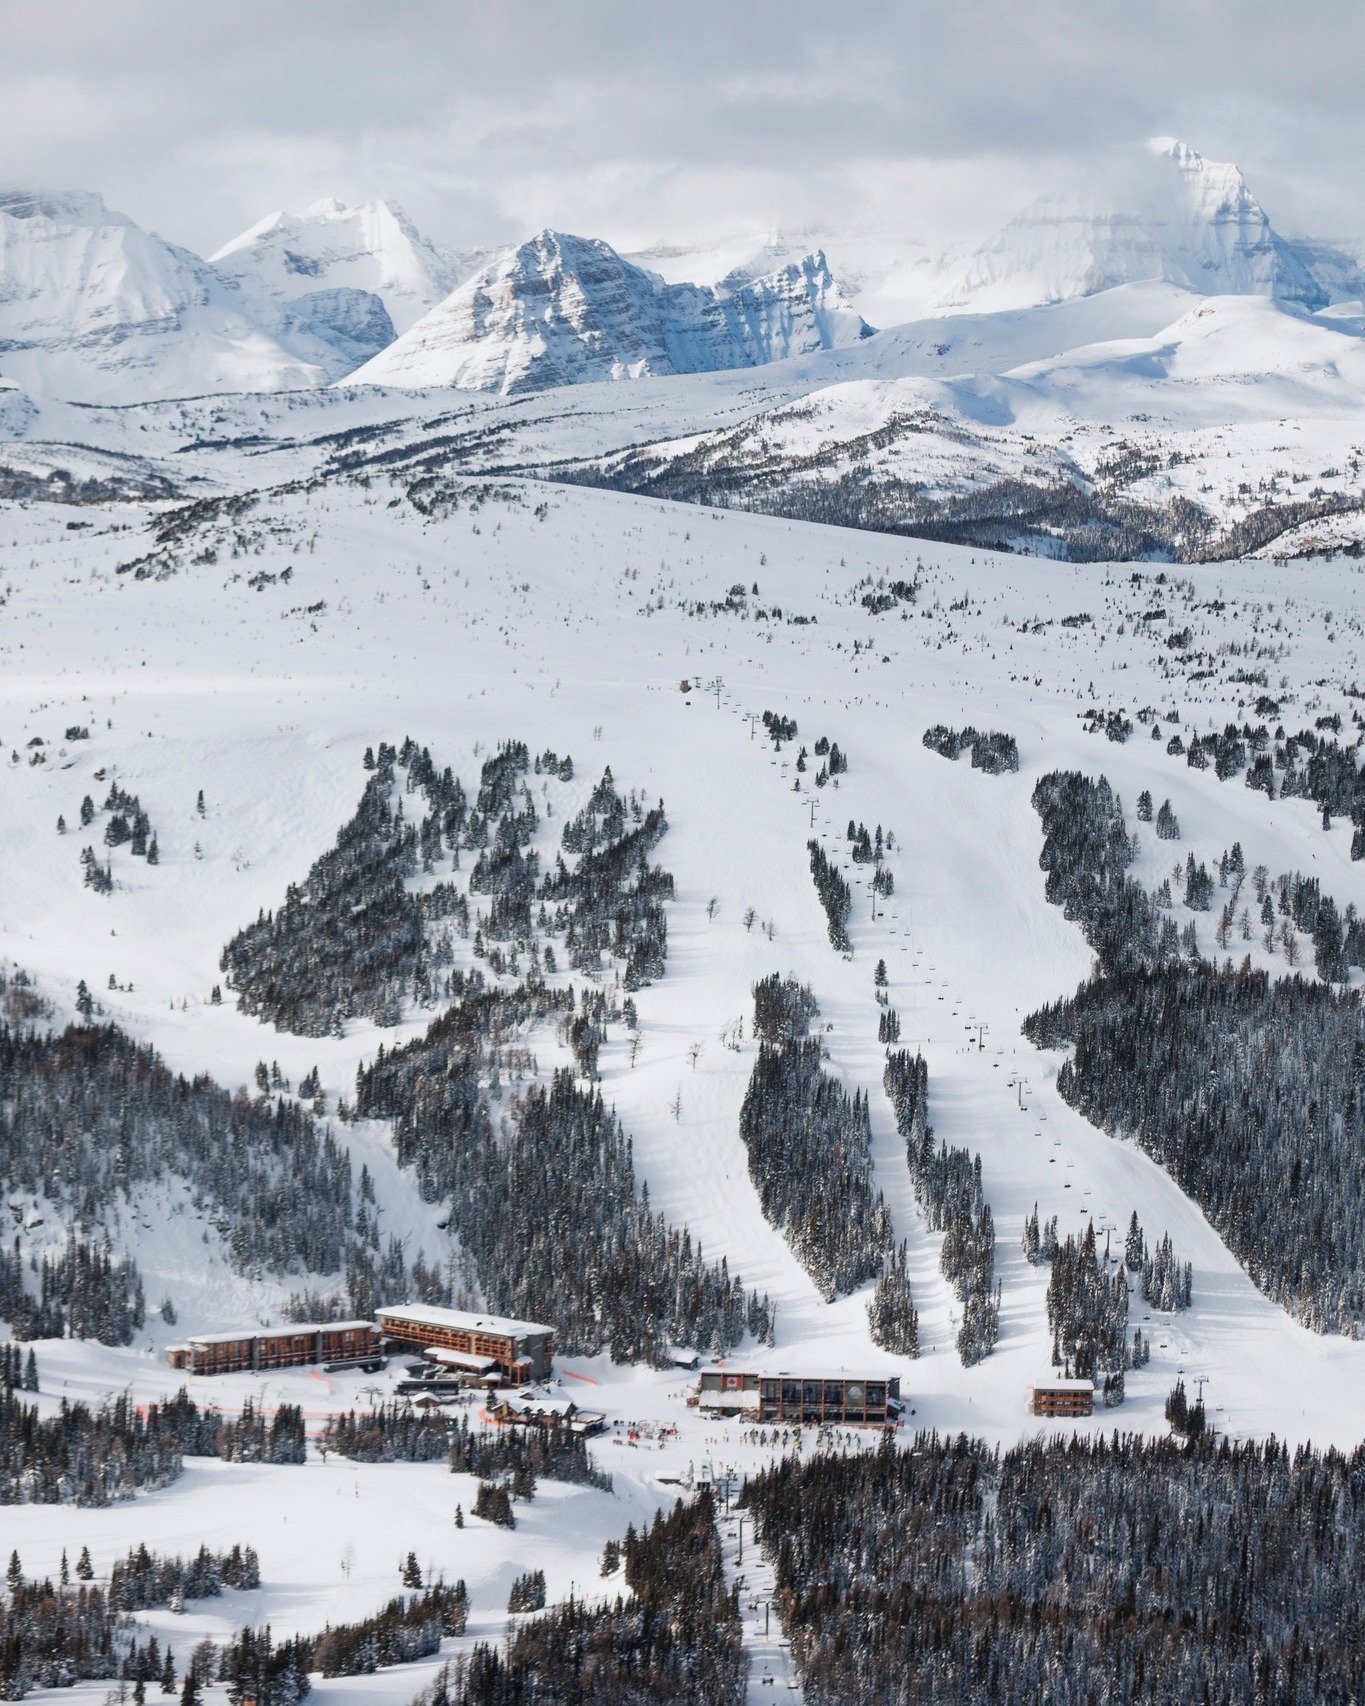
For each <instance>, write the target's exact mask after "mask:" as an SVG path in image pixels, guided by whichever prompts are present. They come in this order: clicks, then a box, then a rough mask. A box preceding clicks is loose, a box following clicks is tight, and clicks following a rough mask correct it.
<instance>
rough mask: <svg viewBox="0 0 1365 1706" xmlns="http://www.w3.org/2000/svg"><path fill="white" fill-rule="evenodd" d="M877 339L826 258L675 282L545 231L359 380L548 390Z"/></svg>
mask: <svg viewBox="0 0 1365 1706" xmlns="http://www.w3.org/2000/svg"><path fill="white" fill-rule="evenodd" d="M867 330H868V328H867V327H866V326H865V324H864V323H863V321H862V320H861V319H860V318H859V316H858V315H857V314H855V313H854V312H853V310H852V309H851V308H850V306H849V304H848V301H847V298H846V297H845V295H844V293H843V292H842V290H841V289H840V287H839V285H838V283H837V282H836V281H835V279H834V278H833V277H832V275H831V273H830V270H829V267H828V265H827V264H826V261H825V258H824V256H823V255H820V254H815V255H807V256H805V257H804V258H803V259H801V260H800V261H793V262H790V263H788V264H787V265H785V266H783V267H781V268H780V269H779V270H777V271H776V272H773V273H770V274H768V275H767V276H764V277H759V278H752V277H749V276H747V274H745V273H740V274H738V275H735V276H734V277H732V278H729V279H725V280H722V281H721V282H720V283H719V284H715V285H710V286H700V285H695V284H667V283H665V282H664V281H663V280H662V279H660V278H659V277H657V275H655V274H652V273H649V272H646V271H645V270H644V269H643V268H642V267H638V266H635V265H634V264H633V263H632V262H630V261H627V260H624V259H623V258H622V257H621V256H620V255H618V254H617V253H616V251H615V250H614V249H612V248H611V247H610V246H609V245H608V244H606V243H603V242H600V241H597V240H595V239H591V238H583V237H572V236H567V235H564V234H562V233H559V232H555V231H542V232H540V233H539V234H538V235H537V236H535V237H533V238H531V239H530V240H529V241H528V242H526V243H523V244H522V245H521V246H520V247H519V248H517V249H514V250H511V251H509V252H508V253H507V254H505V255H503V256H502V257H501V258H500V259H499V260H497V261H496V262H494V263H493V264H492V265H490V266H488V267H486V268H485V269H484V270H483V271H481V272H480V273H478V274H477V275H476V276H475V277H474V278H472V279H469V280H468V281H467V282H466V283H465V284H463V285H462V286H460V288H459V289H458V290H456V291H454V292H453V293H452V294H451V295H450V296H449V297H447V298H446V300H445V301H444V302H442V303H441V304H440V305H439V306H438V307H437V308H435V309H433V310H432V312H431V313H430V314H428V315H427V316H426V317H425V318H424V319H422V320H420V321H419V322H418V323H417V325H415V326H414V327H413V328H412V329H411V331H409V332H408V333H407V334H406V335H405V336H403V337H402V338H400V339H399V340H398V341H397V342H396V343H394V344H392V345H391V346H390V347H389V348H388V349H387V350H385V351H384V352H383V353H382V354H380V355H379V356H377V357H376V358H375V359H374V360H373V361H371V362H368V363H367V364H366V365H365V366H364V367H363V368H361V369H360V370H359V371H358V372H357V373H354V374H352V375H351V381H352V382H353V383H357V384H376V385H401V386H408V387H412V388H418V387H423V386H435V385H448V386H454V387H457V388H459V389H461V390H474V391H497V392H502V393H504V394H511V393H516V392H523V391H542V390H547V389H549V388H550V387H552V386H556V385H569V384H577V383H583V382H587V381H592V380H600V379H610V380H618V379H636V378H641V377H643V376H645V375H648V374H668V373H705V372H713V371H716V370H718V369H725V368H742V367H756V366H761V365H763V364H764V363H766V362H771V361H778V360H782V359H783V358H785V357H788V356H793V355H801V354H806V353H808V352H810V351H812V350H818V349H831V348H835V347H837V346H840V345H844V344H848V343H853V342H856V341H857V340H858V339H859V338H861V337H864V336H866V335H867Z"/></svg>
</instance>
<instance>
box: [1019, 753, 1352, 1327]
mask: <svg viewBox="0 0 1365 1706" xmlns="http://www.w3.org/2000/svg"><path fill="white" fill-rule="evenodd" d="M1034 803H1035V805H1036V806H1037V807H1038V810H1039V812H1040V815H1041V816H1042V819H1043V828H1044V836H1045V839H1044V846H1043V854H1042V857H1041V859H1040V863H1041V864H1042V866H1043V868H1044V869H1045V870H1046V871H1047V873H1048V877H1047V892H1048V898H1049V899H1050V900H1053V901H1056V902H1057V903H1059V904H1061V905H1063V906H1065V908H1066V910H1067V916H1068V917H1074V918H1076V919H1077V920H1078V922H1080V924H1081V926H1082V928H1083V929H1084V930H1085V933H1086V937H1087V940H1089V941H1090V943H1091V945H1092V946H1094V947H1095V949H1096V952H1097V956H1098V964H1097V975H1095V976H1094V977H1092V978H1091V979H1090V980H1089V981H1088V982H1086V983H1084V984H1082V985H1081V987H1080V988H1079V989H1078V990H1077V992H1076V994H1075V996H1074V997H1072V998H1071V999H1069V1000H1063V1001H1058V1002H1055V1003H1052V1004H1051V1005H1049V1006H1047V1007H1044V1008H1042V1009H1041V1010H1040V1011H1039V1012H1037V1013H1034V1014H1031V1015H1030V1016H1029V1018H1028V1019H1027V1020H1026V1021H1025V1024H1024V1034H1025V1035H1026V1036H1027V1037H1029V1039H1030V1040H1031V1041H1033V1042H1034V1043H1036V1044H1038V1045H1039V1046H1040V1047H1050V1048H1066V1047H1071V1046H1073V1045H1074V1052H1073V1054H1072V1056H1071V1058H1070V1059H1069V1060H1067V1061H1066V1062H1064V1063H1063V1065H1062V1067H1061V1070H1060V1071H1059V1073H1058V1077H1057V1088H1058V1090H1059V1092H1060V1094H1061V1095H1062V1096H1063V1097H1064V1098H1065V1099H1066V1100H1067V1101H1068V1102H1069V1103H1070V1104H1071V1105H1072V1106H1073V1107H1075V1108H1076V1109H1077V1110H1078V1111H1079V1112H1081V1113H1082V1114H1084V1115H1085V1117H1086V1118H1087V1119H1089V1120H1092V1121H1093V1122H1094V1123H1095V1124H1096V1125H1098V1126H1100V1127H1102V1128H1103V1129H1104V1130H1106V1131H1108V1132H1110V1133H1111V1134H1112V1135H1114V1136H1121V1137H1125V1138H1129V1139H1131V1140H1132V1141H1134V1142H1136V1143H1137V1144H1139V1145H1140V1146H1141V1147H1142V1148H1143V1149H1144V1150H1146V1152H1147V1153H1148V1154H1149V1155H1151V1156H1152V1157H1153V1159H1154V1160H1156V1161H1158V1162H1160V1163H1161V1165H1162V1166H1164V1167H1165V1168H1166V1169H1167V1171H1168V1172H1169V1173H1170V1174H1171V1176H1172V1177H1173V1178H1174V1179H1175V1180H1176V1182H1177V1184H1179V1186H1180V1188H1181V1189H1182V1190H1183V1191H1184V1192H1185V1193H1186V1194H1187V1195H1188V1196H1190V1197H1192V1198H1193V1199H1194V1201H1195V1202H1197V1203H1198V1204H1199V1205H1200V1207H1201V1208H1202V1209H1203V1210H1204V1211H1205V1213H1206V1214H1207V1215H1208V1217H1209V1219H1210V1221H1211V1222H1212V1223H1213V1225H1214V1227H1215V1228H1216V1229H1217V1230H1218V1232H1219V1234H1220V1235H1221V1236H1222V1237H1223V1239H1224V1240H1225V1241H1226V1243H1227V1245H1228V1247H1229V1248H1230V1249H1231V1250H1232V1251H1233V1253H1234V1254H1235V1255H1236V1256H1237V1257H1238V1259H1239V1260H1240V1261H1241V1262H1242V1263H1243V1264H1244V1265H1245V1266H1246V1269H1247V1271H1248V1273H1249V1274H1250V1276H1251V1278H1252V1280H1253V1282H1254V1283H1255V1284H1256V1285H1257V1286H1258V1287H1259V1288H1260V1289H1261V1290H1262V1291H1264V1292H1265V1293H1266V1294H1267V1295H1268V1296H1269V1297H1271V1298H1273V1299H1275V1300H1276V1301H1277V1302H1279V1303H1281V1304H1282V1305H1283V1306H1284V1307H1285V1308H1287V1309H1289V1310H1291V1311H1292V1312H1293V1313H1294V1314H1296V1315H1297V1316H1298V1318H1299V1319H1300V1320H1301V1321H1302V1322H1303V1323H1304V1325H1306V1326H1308V1327H1311V1328H1313V1329H1314V1330H1315V1331H1318V1332H1345V1333H1350V1334H1352V1335H1353V1336H1355V1335H1358V1334H1359V1333H1360V1332H1361V1330H1362V1327H1363V1326H1365V1208H1362V1187H1363V1186H1365V1141H1363V1139H1365V1105H1362V1098H1361V1089H1362V1082H1363V1081H1365V1044H1362V1042H1361V1040H1360V1014H1361V1007H1360V997H1359V994H1358V992H1351V991H1345V990H1342V991H1336V990H1334V989H1333V988H1332V987H1331V982H1333V981H1340V980H1341V979H1343V978H1344V977H1345V975H1346V974H1345V965H1346V963H1347V962H1348V961H1354V959H1355V957H1356V955H1357V954H1359V953H1360V952H1361V945H1362V944H1361V936H1362V932H1361V929H1360V926H1359V923H1358V921H1357V920H1356V919H1355V917H1354V914H1353V913H1351V912H1350V911H1349V909H1348V911H1347V913H1345V914H1342V913H1339V912H1338V910H1337V908H1336V906H1335V904H1334V903H1332V902H1331V900H1330V898H1329V897H1323V896H1322V895H1321V893H1320V890H1319V886H1318V883H1317V881H1316V880H1315V879H1303V878H1299V877H1297V876H1294V877H1283V878H1281V879H1279V881H1278V882H1276V883H1271V882H1270V881H1269V879H1268V876H1267V873H1266V872H1265V871H1264V869H1263V868H1260V867H1258V869H1257V870H1256V871H1255V872H1254V873H1253V883H1254V886H1255V888H1256V890H1257V893H1258V895H1259V898H1260V901H1261V909H1262V910H1261V916H1262V919H1263V920H1267V921H1268V922H1267V924H1266V928H1267V932H1268V934H1267V941H1268V942H1269V941H1273V940H1274V939H1275V931H1276V929H1277V924H1276V920H1277V917H1278V918H1279V920H1280V921H1281V924H1283V925H1290V924H1293V923H1298V924H1300V925H1301V926H1302V927H1303V928H1304V929H1305V930H1307V931H1310V932H1311V934H1312V936H1313V940H1314V944H1315V950H1316V955H1317V959H1318V967H1319V971H1320V973H1321V974H1322V975H1323V977H1324V978H1327V979H1328V980H1329V981H1328V982H1323V983H1318V982H1308V981H1305V980H1304V979H1303V978H1301V977H1298V976H1294V977H1288V978H1279V979H1271V978H1270V977H1269V976H1268V975H1267V974H1266V973H1265V972H1261V971H1253V970H1252V968H1251V965H1250V962H1249V960H1248V961H1246V962H1244V964H1243V965H1242V967H1241V969H1240V970H1234V969H1233V966H1232V962H1231V960H1227V961H1225V962H1224V964H1223V965H1222V966H1221V967H1219V966H1218V965H1217V964H1216V963H1210V962H1209V961H1206V960H1203V959H1201V958H1200V957H1199V956H1198V955H1197V954H1194V955H1189V954H1180V953H1177V952H1175V951H1174V949H1175V943H1174V941H1173V938H1174V937H1175V934H1176V932H1175V926H1174V925H1173V924H1172V923H1171V922H1170V921H1169V920H1164V921H1160V922H1159V924H1158V921H1157V915H1156V911H1155V909H1154V907H1153V904H1152V902H1151V901H1150V900H1149V898H1148V897H1147V896H1146V895H1145V894H1144V892H1143V890H1142V889H1141V887H1140V885H1139V884H1137V883H1136V882H1134V881H1133V880H1132V879H1131V878H1129V877H1127V876H1125V875H1124V867H1125V865H1126V864H1127V863H1128V862H1129V860H1130V858H1131V845H1130V844H1129V842H1128V838H1127V834H1126V831H1125V829H1124V825H1123V815H1122V810H1121V807H1120V806H1119V804H1118V802H1117V800H1115V799H1114V797H1113V795H1112V792H1111V791H1110V789H1109V785H1108V783H1107V782H1106V781H1105V780H1104V779H1103V778H1101V779H1100V781H1099V782H1098V783H1096V782H1091V781H1089V780H1088V779H1087V778H1085V777H1083V776H1080V775H1079V774H1077V773H1076V772H1065V773H1053V774H1052V775H1051V776H1047V777H1044V778H1043V780H1042V781H1041V782H1040V783H1039V784H1038V788H1037V790H1036V791H1035V794H1034ZM1218 863H1219V878H1220V880H1221V881H1229V880H1230V881H1231V882H1232V884H1233V885H1234V887H1233V897H1234V898H1233V900H1232V901H1231V902H1230V903H1229V905H1228V906H1227V907H1226V908H1225V912H1224V918H1223V921H1222V924H1221V926H1220V935H1221V936H1222V937H1224V938H1226V936H1227V934H1228V933H1229V926H1230V923H1231V914H1232V911H1233V907H1234V906H1235V897H1236V894H1237V892H1238V890H1239V889H1240V885H1241V882H1242V878H1243V873H1244V860H1243V858H1242V854H1241V849H1240V847H1238V846H1234V848H1233V849H1232V851H1231V853H1229V854H1225V855H1224V856H1223V858H1222V859H1221V860H1220V861H1219V862H1218ZM1185 893H1186V901H1187V904H1189V905H1191V906H1195V907H1199V906H1201V905H1202V906H1204V907H1208V906H1209V905H1210V904H1211V898H1212V895H1213V876H1212V874H1210V873H1209V872H1208V871H1207V870H1206V869H1205V868H1204V867H1203V866H1202V865H1198V864H1196V863H1195V861H1194V859H1193V856H1190V857H1189V858H1188V859H1187V861H1186V888H1185ZM1281 933H1282V934H1284V935H1286V936H1287V937H1288V939H1289V940H1290V941H1291V943H1292V932H1290V931H1288V930H1287V929H1286V930H1283V931H1282V932H1281ZM1287 957H1292V948H1291V954H1290V956H1287ZM1149 1258H1150V1260H1151V1262H1152V1263H1153V1265H1154V1269H1153V1271H1152V1272H1148V1271H1147V1270H1146V1269H1144V1270H1143V1276H1144V1277H1143V1283H1144V1288H1145V1290H1146V1291H1147V1292H1149V1293H1155V1294H1156V1295H1157V1296H1158V1297H1165V1298H1166V1299H1168V1300H1169V1303H1170V1306H1172V1307H1184V1306H1185V1305H1186V1304H1187V1303H1188V1300H1189V1297H1190V1293H1191V1286H1190V1283H1189V1275H1188V1273H1186V1272H1185V1271H1183V1270H1182V1267H1181V1264H1180V1263H1179V1262H1178V1261H1177V1260H1176V1258H1175V1255H1174V1252H1171V1251H1163V1250H1162V1248H1161V1247H1160V1246H1159V1247H1158V1249H1157V1251H1155V1252H1149Z"/></svg>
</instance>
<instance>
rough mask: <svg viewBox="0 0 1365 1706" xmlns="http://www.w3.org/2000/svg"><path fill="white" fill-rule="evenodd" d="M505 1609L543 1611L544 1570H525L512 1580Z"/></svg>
mask: <svg viewBox="0 0 1365 1706" xmlns="http://www.w3.org/2000/svg"><path fill="white" fill-rule="evenodd" d="M507 1609H508V1610H509V1611H544V1609H545V1572H544V1570H527V1571H525V1572H524V1573H523V1574H522V1575H520V1576H517V1577H516V1578H515V1579H514V1580H513V1582H512V1588H511V1592H510V1593H509V1594H508V1595H507Z"/></svg>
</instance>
